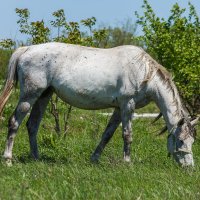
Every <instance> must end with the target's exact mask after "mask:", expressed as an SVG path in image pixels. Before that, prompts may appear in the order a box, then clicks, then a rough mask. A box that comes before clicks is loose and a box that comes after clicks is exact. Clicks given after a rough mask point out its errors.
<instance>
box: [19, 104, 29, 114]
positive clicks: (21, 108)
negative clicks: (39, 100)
mask: <svg viewBox="0 0 200 200" xmlns="http://www.w3.org/2000/svg"><path fill="white" fill-rule="evenodd" d="M30 108H31V105H30V103H28V102H21V103H20V104H19V106H18V110H19V112H21V113H27V112H28V111H29V110H30Z"/></svg>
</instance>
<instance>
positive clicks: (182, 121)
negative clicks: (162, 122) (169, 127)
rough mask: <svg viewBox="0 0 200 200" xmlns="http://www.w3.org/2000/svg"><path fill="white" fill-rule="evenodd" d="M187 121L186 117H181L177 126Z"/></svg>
mask: <svg viewBox="0 0 200 200" xmlns="http://www.w3.org/2000/svg"><path fill="white" fill-rule="evenodd" d="M184 122H185V119H184V118H181V119H180V120H179V121H178V123H177V126H182V125H183V124H184Z"/></svg>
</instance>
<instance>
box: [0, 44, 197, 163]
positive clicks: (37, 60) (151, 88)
mask: <svg viewBox="0 0 200 200" xmlns="http://www.w3.org/2000/svg"><path fill="white" fill-rule="evenodd" d="M17 80H19V83H20V98H19V102H18V105H17V107H16V109H15V111H14V113H13V115H12V116H11V117H10V120H9V124H8V136H7V144H6V149H5V152H4V158H5V159H6V160H11V159H12V148H13V142H14V137H15V135H16V133H17V130H18V128H19V126H20V124H21V122H22V120H23V119H24V117H25V116H26V114H27V113H28V112H29V111H30V109H31V108H32V110H31V113H30V117H29V119H28V122H27V129H28V133H29V140H30V150H31V155H32V156H33V158H35V159H38V147H37V139H36V136H37V132H38V128H39V124H40V121H41V119H42V117H43V114H44V111H45V109H46V106H47V104H48V102H49V100H50V98H51V96H52V93H53V92H55V93H56V94H57V95H58V96H59V97H60V98H61V99H62V100H63V101H65V102H67V103H69V104H70V105H72V106H75V107H78V108H83V109H103V108H109V107H113V108H115V110H114V113H113V115H112V117H111V119H110V121H109V123H108V125H107V127H106V129H105V131H104V133H103V135H102V139H101V141H100V143H99V145H98V146H97V148H96V150H95V152H94V153H93V155H92V157H91V159H92V160H93V161H96V160H98V159H99V157H100V155H101V153H102V151H103V149H104V147H105V146H106V144H107V143H108V141H109V140H110V139H111V137H112V136H113V133H114V131H115V130H116V128H117V127H118V125H119V124H120V123H121V122H122V136H123V140H124V160H125V161H130V144H131V142H132V129H131V116H132V114H133V112H134V110H135V109H136V108H141V107H143V106H145V105H146V104H148V103H149V102H150V101H154V102H155V103H156V104H157V105H158V107H159V108H160V110H161V113H162V115H163V117H164V120H165V121H166V124H167V128H168V131H169V137H168V151H169V153H170V154H172V155H173V157H174V158H175V160H176V161H177V162H178V163H179V164H181V165H182V166H189V165H194V162H193V155H192V144H193V142H194V132H195V130H194V128H193V127H194V125H195V124H196V122H197V119H196V120H194V121H192V122H190V120H189V116H188V114H187V112H186V111H185V109H184V108H183V106H182V104H181V100H180V97H179V94H178V92H177V89H176V87H175V85H174V83H173V81H172V79H171V77H170V75H169V73H168V72H167V71H166V70H165V69H164V68H163V67H162V66H160V65H159V64H158V63H157V62H156V61H154V60H153V59H152V58H151V57H150V56H149V55H148V54H147V53H145V52H144V50H142V49H141V48H139V47H135V46H120V47H116V48H112V49H97V48H89V47H83V46H77V45H70V44H62V43H46V44H41V45H33V46H29V47H20V48H18V49H17V50H16V51H15V52H14V53H13V55H12V57H11V59H10V63H9V68H8V77H7V80H6V84H5V87H4V90H3V93H2V95H1V97H0V113H1V112H2V110H3V107H4V105H5V104H6V102H7V100H8V98H9V96H10V94H11V90H12V88H13V85H14V83H15V81H17Z"/></svg>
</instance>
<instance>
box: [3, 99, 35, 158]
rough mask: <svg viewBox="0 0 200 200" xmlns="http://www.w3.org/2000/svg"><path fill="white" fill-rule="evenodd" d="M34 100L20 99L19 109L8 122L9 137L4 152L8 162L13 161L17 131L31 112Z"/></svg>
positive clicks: (16, 109)
mask: <svg viewBox="0 0 200 200" xmlns="http://www.w3.org/2000/svg"><path fill="white" fill-rule="evenodd" d="M33 102H34V100H33V99H32V100H23V99H20V100H19V103H18V105H17V107H16V108H15V111H14V113H13V114H12V116H11V117H10V119H9V121H8V135H7V143H6V148H5V151H4V155H3V157H4V158H5V159H6V160H11V159H12V149H13V144H14V138H15V136H16V133H17V130H18V128H19V126H20V124H21V123H22V121H23V119H24V117H25V116H26V114H27V113H28V111H29V110H30V108H31V106H32V104H33Z"/></svg>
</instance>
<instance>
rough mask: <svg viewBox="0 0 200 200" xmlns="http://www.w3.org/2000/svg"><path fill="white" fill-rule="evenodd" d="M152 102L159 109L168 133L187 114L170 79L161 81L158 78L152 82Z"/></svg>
mask: <svg viewBox="0 0 200 200" xmlns="http://www.w3.org/2000/svg"><path fill="white" fill-rule="evenodd" d="M153 98H154V101H155V102H156V104H157V106H158V107H159V109H160V111H161V113H162V115H163V117H164V120H165V121H166V124H167V128H168V130H169V131H171V130H172V128H173V127H174V126H176V125H177V123H178V121H179V120H180V119H182V118H183V117H185V115H187V113H186V112H185V110H184V109H183V106H182V103H181V99H180V96H179V94H178V91H177V88H176V86H175V85H174V83H173V82H172V81H171V79H167V80H162V79H161V78H160V77H159V76H158V77H155V81H154V97H153Z"/></svg>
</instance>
